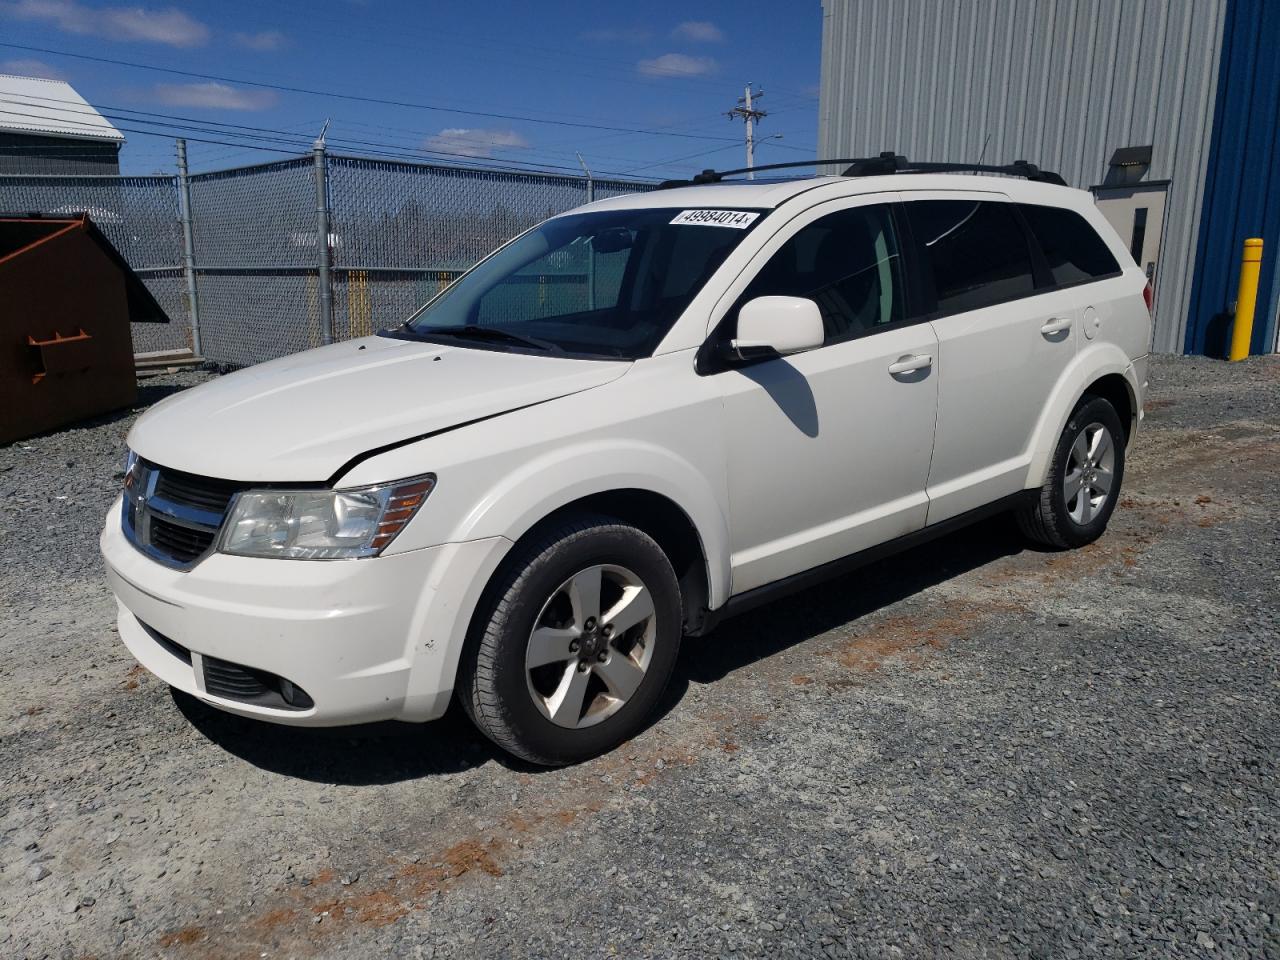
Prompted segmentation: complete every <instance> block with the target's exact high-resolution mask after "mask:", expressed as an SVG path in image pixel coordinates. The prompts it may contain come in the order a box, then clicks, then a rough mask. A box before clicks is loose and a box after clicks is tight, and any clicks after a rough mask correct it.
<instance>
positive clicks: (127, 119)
mask: <svg viewBox="0 0 1280 960" xmlns="http://www.w3.org/2000/svg"><path fill="white" fill-rule="evenodd" d="M38 99H57V98H45V97H41V98H38ZM62 102H65V103H72V104H75V105H77V106H78V105H79V101H66V100H64V101H62ZM0 104H7V105H9V106H18V107H28V108H34V109H40V110H44V111H46V112H45V113H26V112H23V111H21V110H10V109H3V108H0V115H8V116H13V117H22V118H24V119H35V120H48V119H49V112H50V111H52V112H55V113H70V114H76V115H80V116H89V115H101V116H105V117H108V118H110V119H113V120H115V121H117V122H118V123H120V124H125V123H133V124H144V125H148V126H154V127H164V128H169V129H168V130H165V131H163V132H157V131H155V130H147V129H140V128H138V127H133V126H123V125H121V126H118V127H117V128H116V129H118V130H123V131H125V132H128V133H136V134H140V135H142V136H150V137H165V138H172V137H176V136H179V135H181V136H183V137H185V138H186V139H188V140H191V141H192V142H194V143H206V144H217V145H222V146H230V147H238V148H241V149H249V150H263V151H267V152H271V153H283V154H298V153H303V152H305V151H307V150H309V149H310V147H311V141H312V138H311V137H310V136H308V135H306V134H298V133H293V132H291V131H286V130H277V129H274V128H271V127H253V126H249V125H246V124H225V123H220V122H219V121H213V120H210V121H198V120H193V119H192V118H181V117H175V116H174V115H172V114H150V115H151V116H157V117H162V118H165V119H161V120H148V119H146V117H147V115H148V114H147V112H146V111H128V112H130V113H136V114H141V115H142V116H141V117H131V116H123V115H121V114H117V113H113V112H105V113H101V114H98V113H97V112H95V111H92V110H90V111H85V110H73V109H70V108H68V107H46V106H44V105H43V104H35V103H24V102H22V101H21V100H12V99H4V98H0ZM104 109H107V110H109V109H110V108H104ZM179 121H187V122H179ZM57 122H58V123H60V124H64V125H69V126H72V127H75V128H79V130H80V131H83V132H84V133H94V132H101V129H102V128H101V127H100V126H98V125H96V124H91V123H87V122H85V121H78V120H72V119H67V118H64V117H58V118H57ZM210 126H215V127H223V128H230V129H210ZM241 131H252V132H241ZM30 132H31V133H32V134H33V135H36V134H38V133H39V131H34V130H33V131H30ZM193 132H194V133H196V134H207V135H208V136H193V135H192V133H193ZM222 137H236V138H239V139H238V140H236V141H232V140H225V139H220V138H222ZM246 140H248V141H256V142H249V143H245V142H243V141H246ZM329 142H330V143H331V144H333V145H335V146H337V147H338V148H339V149H342V148H343V147H344V146H348V147H351V148H353V149H355V150H357V151H358V152H361V153H364V154H367V155H370V156H371V157H372V158H375V159H376V158H386V159H397V160H414V161H417V162H419V163H421V162H424V161H428V162H430V161H432V160H435V161H437V162H441V161H443V162H450V163H454V164H456V165H466V166H469V167H474V168H476V169H486V170H505V171H509V172H523V173H531V172H533V173H537V172H542V173H548V172H552V171H555V170H564V171H572V172H573V173H574V174H576V173H577V168H576V167H571V166H569V165H567V164H554V163H544V162H542V161H537V162H533V163H521V162H520V161H504V162H501V163H505V165H501V163H500V162H495V161H493V160H492V159H491V158H478V157H474V156H471V155H468V154H459V153H449V152H446V151H425V150H409V149H407V148H405V147H403V146H401V145H398V144H386V143H381V142H379V141H373V140H355V139H348V138H341V137H330V138H329ZM282 148H283V149H282ZM77 149H84V148H83V147H78V148H77ZM600 172H601V173H602V174H605V175H607V176H621V175H623V172H622V171H614V170H602V171H600Z"/></svg>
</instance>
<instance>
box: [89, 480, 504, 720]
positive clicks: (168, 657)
mask: <svg viewBox="0 0 1280 960" xmlns="http://www.w3.org/2000/svg"><path fill="white" fill-rule="evenodd" d="M510 545H511V544H510V542H509V541H507V540H506V539H504V538H501V537H495V538H490V539H487V540H473V541H469V542H466V543H450V544H442V545H440V546H436V547H429V548H426V549H422V550H412V551H409V552H406V553H399V554H393V555H385V556H381V557H374V558H370V559H363V560H331V561H306V560H276V559H256V558H249V557H232V556H227V555H225V554H213V555H211V556H209V557H207V558H206V559H204V560H203V561H201V562H200V563H198V564H197V565H196V566H195V567H193V568H192V569H191V570H187V571H180V570H174V569H170V568H169V567H166V566H163V565H161V564H159V563H157V562H155V561H154V560H151V559H150V558H148V557H146V556H145V555H143V554H142V553H141V552H140V551H138V550H137V549H136V548H135V547H134V546H133V545H132V544H130V543H129V542H128V540H127V539H126V538H125V535H124V531H123V530H122V529H121V525H120V507H119V502H118V501H117V503H116V504H115V505H113V506H112V508H111V510H110V511H109V512H108V514H107V521H106V526H105V528H104V529H103V531H102V537H101V547H102V555H103V558H104V559H105V561H106V567H107V579H108V581H109V583H110V585H111V589H112V591H113V592H114V593H115V595H116V599H117V601H118V603H119V620H118V623H119V630H120V637H121V639H122V640H123V641H124V643H125V646H127V647H128V648H129V652H130V653H132V654H133V656H134V657H135V658H136V659H137V660H138V662H139V663H141V664H142V665H143V666H144V667H146V668H147V669H148V670H150V671H151V672H152V673H154V674H155V675H156V676H157V677H159V678H160V679H161V680H163V681H164V682H166V683H168V684H170V685H171V686H174V687H177V688H178V689H179V690H183V691H185V692H186V693H189V694H191V695H193V696H195V697H197V698H199V699H200V700H203V701H204V702H206V703H209V704H210V705H212V706H215V707H218V708H220V709H223V710H226V711H229V712H231V713H237V714H240V715H242V716H249V717H258V718H261V719H264V720H271V721H274V722H277V723H289V724H297V725H301V726H338V725H343V724H353V723H365V722H370V721H376V720H389V719H397V720H410V721H424V720H431V719H434V718H435V717H438V716H440V715H441V714H442V713H444V711H445V709H446V708H447V707H448V704H449V698H450V696H451V694H452V690H453V682H454V676H455V674H456V672H457V664H458V658H459V656H460V655H461V651H462V645H463V642H464V640H465V635H466V631H467V627H468V625H469V622H470V619H471V613H472V611H473V610H474V609H475V604H476V602H477V601H478V599H479V596H480V592H481V590H482V589H483V587H484V584H485V583H486V582H487V581H488V579H489V576H490V575H491V574H492V572H493V570H494V569H496V567H497V564H498V562H499V561H500V559H501V557H502V556H503V555H504V554H505V553H506V550H507V549H508V548H509V547H510ZM207 661H212V662H214V663H217V662H219V661H221V662H223V663H226V664H231V665H235V666H238V667H241V668H248V672H249V673H252V674H255V675H267V676H274V677H277V678H284V679H286V680H288V681H290V682H291V684H293V685H296V687H298V688H301V689H302V690H303V691H305V693H306V694H307V696H308V698H309V699H310V700H311V701H312V702H311V704H310V705H308V706H305V707H302V708H298V707H291V706H290V705H289V704H287V703H285V702H284V701H283V700H281V699H280V698H279V697H275V698H243V697H238V696H233V695H232V696H229V695H226V693H227V685H226V684H225V683H223V684H219V683H217V682H214V683H213V684H212V685H213V686H214V687H215V691H211V690H210V689H208V688H209V686H210V685H211V684H210V683H209V682H207V681H208V679H209V678H208V677H207V676H206V674H207V671H208V665H207ZM246 675H248V674H246ZM273 699H274V703H273V702H270V701H271V700H273ZM303 702H304V703H305V699H304V700H303Z"/></svg>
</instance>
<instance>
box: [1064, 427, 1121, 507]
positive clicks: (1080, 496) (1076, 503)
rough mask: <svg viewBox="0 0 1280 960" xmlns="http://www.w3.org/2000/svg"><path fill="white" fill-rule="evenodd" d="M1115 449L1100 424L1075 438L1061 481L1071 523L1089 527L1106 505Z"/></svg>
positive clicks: (1112, 477) (1110, 485) (1112, 474)
mask: <svg viewBox="0 0 1280 960" xmlns="http://www.w3.org/2000/svg"><path fill="white" fill-rule="evenodd" d="M1115 468H1116V449H1115V443H1114V441H1113V440H1112V438H1111V431H1109V430H1108V429H1107V428H1106V427H1105V426H1103V425H1102V424H1101V423H1098V422H1096V421H1095V422H1094V423H1091V424H1089V425H1088V426H1087V427H1085V428H1084V429H1083V430H1081V431H1080V433H1079V434H1078V435H1077V436H1076V439H1075V441H1074V442H1073V443H1072V444H1071V453H1070V455H1069V456H1068V458H1067V469H1066V473H1065V475H1064V476H1063V479H1062V492H1063V495H1064V496H1065V497H1066V502H1067V513H1068V515H1069V516H1070V517H1071V519H1072V520H1073V521H1075V522H1076V523H1078V524H1080V525H1081V526H1084V525H1086V524H1088V523H1089V522H1090V521H1091V520H1093V518H1094V517H1096V516H1097V515H1098V513H1099V512H1100V511H1101V510H1102V509H1103V507H1105V506H1106V504H1107V498H1108V497H1110V496H1111V487H1112V484H1113V483H1114V481H1115Z"/></svg>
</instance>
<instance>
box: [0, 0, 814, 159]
mask: <svg viewBox="0 0 1280 960" xmlns="http://www.w3.org/2000/svg"><path fill="white" fill-rule="evenodd" d="M821 30H822V10H821V6H820V4H819V2H818V0H802V2H788V3H778V2H773V3H768V2H763V0H739V2H733V3H729V2H725V3H703V4H694V3H687V2H686V3H676V2H658V3H647V4H643V5H638V4H621V3H604V2H600V0H597V2H595V3H570V2H548V3H521V4H498V5H494V4H482V3H465V2H462V3H458V2H454V3H449V4H445V3H411V2H403V0H316V2H310V3H308V2H305V0H273V2H262V0H258V2H253V0H220V2H208V3H185V4H183V3H179V4H163V3H161V4H155V5H152V4H150V3H149V2H148V0H140V2H134V0H128V2H123V0H122V2H117V3H101V2H97V0H0V41H2V42H3V43H5V44H16V45H21V46H26V47H41V48H45V51H32V50H22V49H15V48H13V47H6V46H0V73H24V74H30V73H36V74H43V75H51V76H55V77H58V78H60V79H65V80H68V81H70V82H71V83H72V85H73V86H74V87H75V88H76V89H77V90H78V91H79V92H80V94H81V95H82V96H83V97H85V99H87V100H88V101H89V102H90V103H92V104H94V105H98V106H101V107H103V108H104V112H110V111H111V110H117V111H125V110H128V111H135V112H134V113H130V114H128V116H130V117H133V118H134V121H133V122H130V121H128V120H122V119H114V120H113V122H115V123H116V124H117V126H121V127H128V126H134V127H136V128H137V129H139V130H140V129H143V128H144V127H143V123H142V121H144V120H151V121H152V122H155V121H157V119H158V118H157V117H156V116H155V115H156V114H165V115H169V116H171V117H181V118H184V119H183V120H174V121H173V122H174V123H183V124H188V125H190V124H193V123H201V124H204V125H206V127H207V128H208V129H207V130H206V131H204V132H196V131H188V138H189V140H191V143H190V151H191V155H192V166H193V168H194V169H210V168H217V167H220V166H227V165H234V164H243V163H253V162H256V161H259V160H264V159H274V158H278V157H280V156H283V155H286V154H296V153H297V152H300V151H299V150H296V149H294V148H293V147H291V146H287V145H286V146H283V147H282V150H283V151H284V152H283V153H266V152H263V151H260V150H252V149H248V148H247V147H245V146H243V145H236V146H231V145H227V144H203V143H197V142H195V141H194V138H197V137H204V138H207V139H214V140H216V139H222V140H234V141H236V143H237V144H242V143H243V141H242V140H241V138H240V137H235V136H230V135H229V134H230V132H231V131H233V130H234V131H237V132H238V133H240V134H242V135H243V134H244V133H246V132H248V131H246V130H245V129H243V128H244V127H255V128H264V130H260V131H258V132H257V134H256V135H257V136H259V137H265V138H267V139H266V140H260V141H255V142H258V143H268V142H272V141H274V145H275V146H280V144H279V142H278V140H279V138H278V137H277V136H276V135H275V134H274V133H271V132H267V131H285V132H288V133H290V134H293V135H294V136H296V137H297V138H298V139H299V142H302V141H303V140H304V139H308V140H309V139H310V138H312V137H314V136H315V134H317V133H318V132H319V130H320V127H321V124H322V123H323V122H324V120H325V119H326V118H329V119H330V120H331V124H330V128H329V137H330V141H331V146H333V147H335V148H338V149H341V150H342V151H343V152H347V153H361V152H372V151H382V152H405V153H408V152H412V151H424V150H425V151H433V152H435V153H437V154H457V155H465V156H468V157H473V158H476V159H477V160H485V159H492V160H493V161H496V162H502V163H540V164H547V165H554V166H556V167H566V168H567V167H572V168H575V169H576V168H577V160H576V159H575V157H574V152H575V151H581V153H582V154H583V156H584V157H585V158H586V160H587V162H588V163H589V164H590V165H591V166H592V168H593V169H594V170H597V171H600V172H602V173H604V172H609V173H622V174H627V175H630V176H676V175H684V174H687V173H689V172H692V171H696V170H699V169H702V168H703V167H705V166H717V167H720V168H727V167H735V166H741V165H742V164H743V162H744V150H743V147H742V144H741V138H742V134H743V129H742V126H743V125H742V123H741V122H738V121H733V122H731V121H730V120H729V119H728V118H727V117H726V116H725V111H727V110H728V109H730V108H731V107H733V106H734V104H735V102H736V99H737V98H738V97H739V96H741V95H742V88H743V86H744V85H745V84H746V82H747V81H749V80H750V81H753V82H754V83H755V85H756V87H757V88H763V89H764V91H765V97H764V99H763V101H762V102H761V104H760V106H761V107H762V108H764V109H766V110H768V111H769V116H768V117H766V118H765V119H764V120H763V121H762V123H761V124H760V125H759V126H758V127H757V133H758V137H760V138H761V139H762V142H761V143H760V145H759V146H758V149H757V151H756V162H757V163H758V164H761V163H769V162H783V161H787V160H803V159H805V158H806V157H810V156H813V150H814V148H815V147H816V144H817V114H818V110H817V83H818V70H819V51H820V41H821ZM51 50H57V51H66V52H71V53H77V54H83V55H87V56H93V57H100V58H107V59H111V60H124V61H130V62H133V63H137V64H147V65H150V66H154V67H165V68H170V69H174V70H181V71H189V72H192V73H201V74H211V75H217V76H220V77H223V78H227V80H230V81H239V82H225V81H222V80H209V79H204V78H200V77H190V76H179V75H172V74H165V73H161V72H157V71H154V70H146V69H140V68H138V67H136V66H122V65H114V64H105V63H98V62H91V61H87V60H77V59H74V58H71V57H66V56H61V55H58V54H55V53H51V52H47V51H51ZM243 81H257V82H260V83H264V84H275V85H281V86H289V87H303V88H308V89H313V90H319V91H332V92H340V93H346V94H352V95H356V96H361V97H370V98H374V99H389V100H398V101H403V102H411V103H414V104H429V105H432V106H437V107H448V108H452V109H453V110H455V111H467V112H445V111H441V110H429V109H420V108H416V107H410V106H391V105H386V104H376V103H367V102H354V101H351V100H342V99H338V98H335V97H331V96H324V95H313V94H304V93H297V92H288V91H281V90H275V89H270V88H268V87H254V86H250V85H246V84H245V83H244V82H243ZM486 114H487V116H486ZM493 114H499V115H502V116H493ZM525 118H528V119H525ZM535 120H540V121H544V122H535ZM545 121H559V122H560V123H549V122H545ZM564 122H568V123H571V124H579V125H580V126H570V125H565V123H564ZM215 124H224V125H229V124H237V125H241V126H240V127H231V126H215ZM602 126H603V127H624V128H636V129H642V130H645V131H649V132H646V133H629V132H621V131H617V130H601V129H598V128H599V127H602ZM146 129H152V130H155V129H156V128H155V127H154V126H147V127H146ZM208 131H224V133H217V132H208ZM779 134H781V139H780V140H779V139H774V140H767V139H763V138H769V137H777V135H779ZM126 136H127V137H128V142H127V143H126V145H125V147H124V150H123V152H122V155H121V157H122V166H123V168H124V170H125V171H126V172H130V173H149V172H152V171H156V170H171V169H172V168H173V144H172V140H170V139H163V138H157V137H152V136H145V135H142V134H141V133H136V132H128V131H126ZM343 140H346V141H355V140H358V141H366V144H364V145H360V144H351V143H348V144H346V145H344V146H341V147H338V146H337V142H338V141H343ZM362 146H364V148H365V149H362ZM695 154H703V155H702V156H693V155H695ZM677 158H683V159H677Z"/></svg>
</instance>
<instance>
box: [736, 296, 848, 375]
mask: <svg viewBox="0 0 1280 960" xmlns="http://www.w3.org/2000/svg"><path fill="white" fill-rule="evenodd" d="M824 338H825V334H824V332H823V328H822V314H821V313H820V312H819V310H818V305H817V304H816V303H814V302H813V301H812V300H806V299H805V298H804V297H756V299H754V300H751V301H750V302H748V303H746V304H744V305H743V307H742V309H741V310H739V311H738V329H737V336H736V337H735V338H734V339H733V340H732V341H730V343H729V348H730V350H732V351H733V353H735V354H737V356H738V357H739V358H740V359H743V360H747V359H755V358H758V357H765V356H773V355H774V354H779V355H783V356H785V355H786V354H789V353H800V352H802V351H804V350H813V349H814V348H815V347H820V346H822V341H823V339H824Z"/></svg>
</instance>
